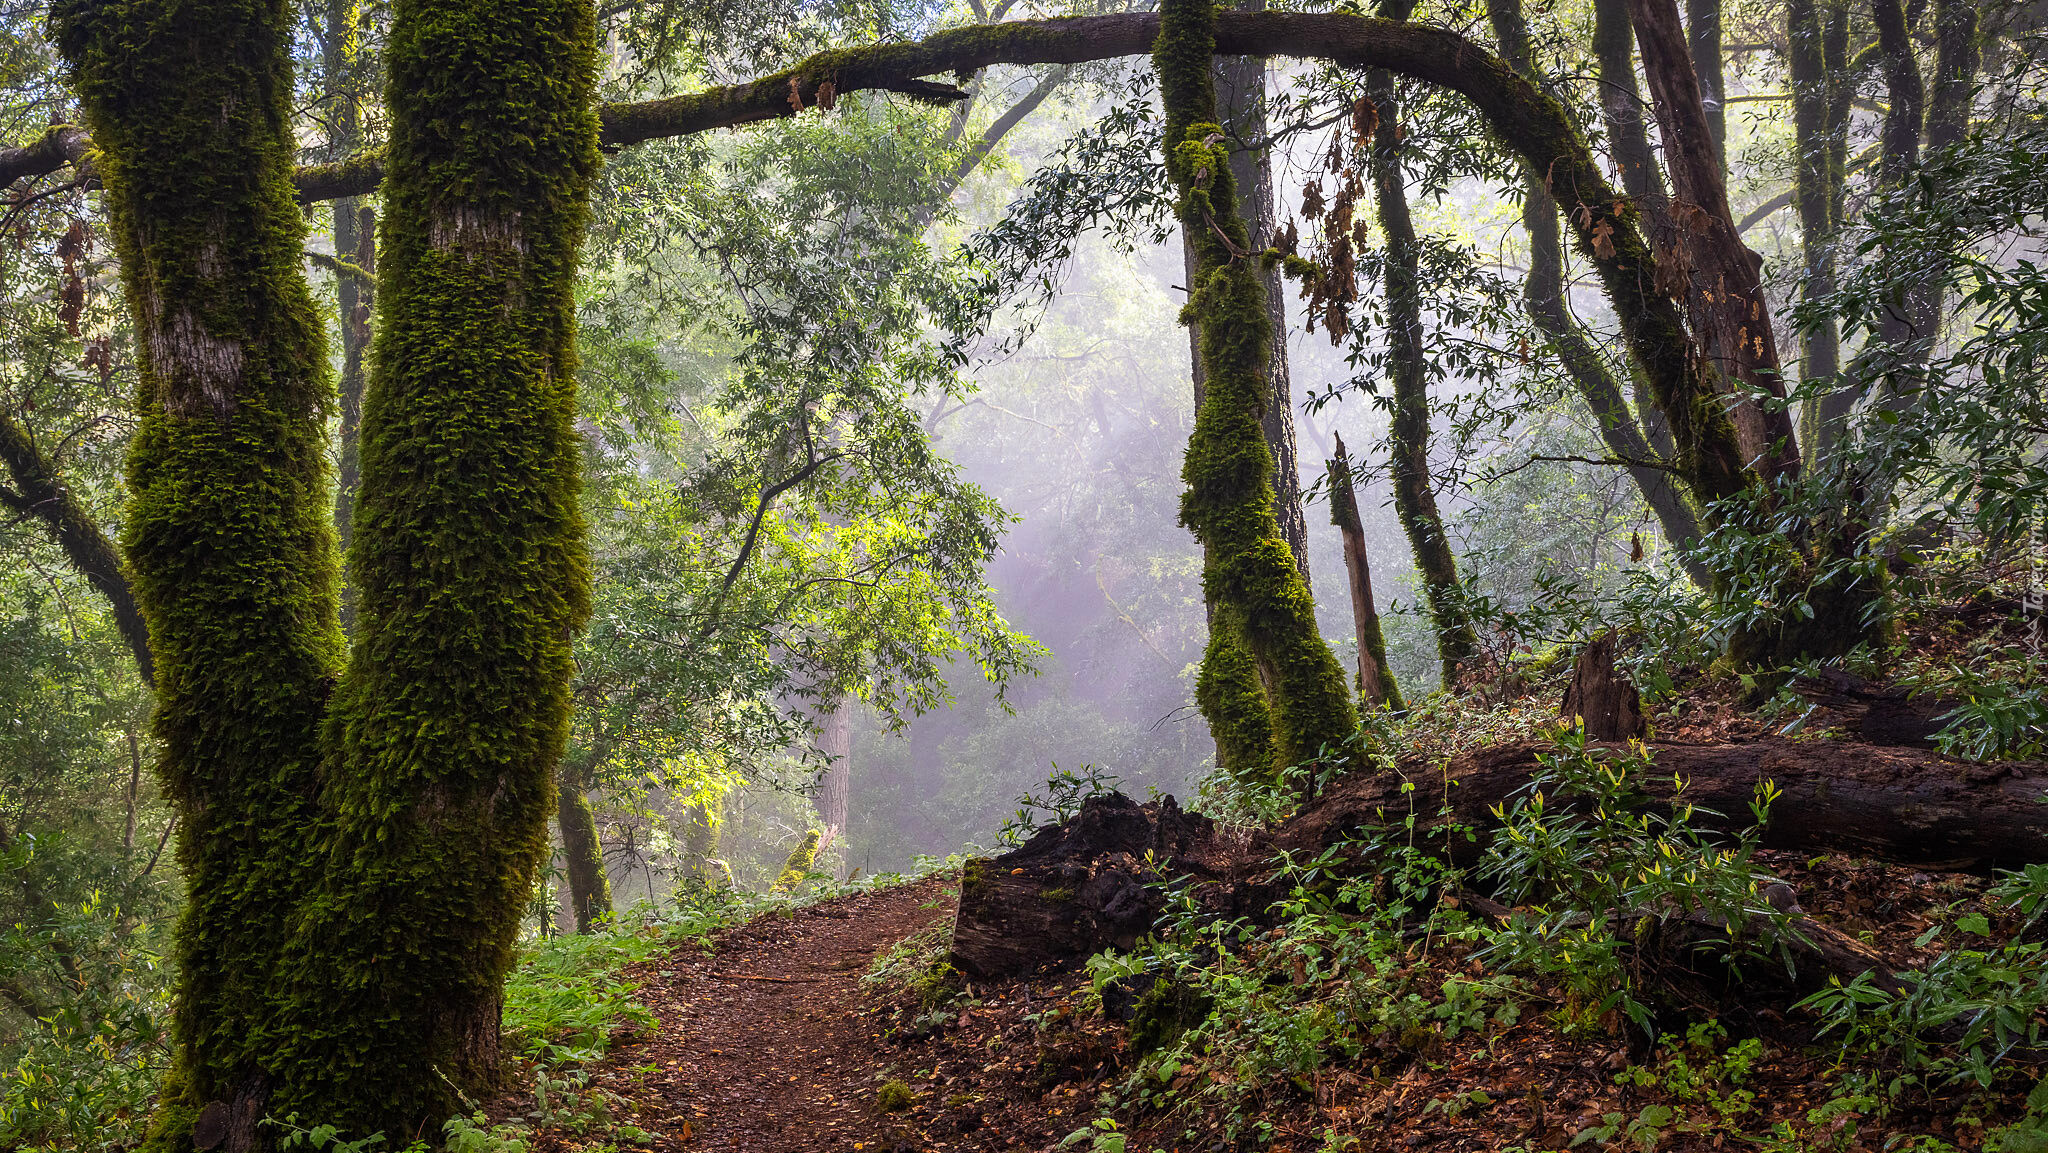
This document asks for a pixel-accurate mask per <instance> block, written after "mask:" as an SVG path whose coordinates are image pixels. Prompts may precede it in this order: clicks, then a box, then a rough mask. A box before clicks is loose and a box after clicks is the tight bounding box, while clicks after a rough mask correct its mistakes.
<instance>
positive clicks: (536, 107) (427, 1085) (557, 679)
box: [278, 0, 598, 1133]
mask: <svg viewBox="0 0 2048 1153" xmlns="http://www.w3.org/2000/svg"><path fill="white" fill-rule="evenodd" d="M596 57H597V52H596V33H595V24H594V17H593V14H592V11H591V9H590V7H589V6H588V4H587V3H582V2H580V0H495V2H493V3H486V4H477V3H474V2H472V0H400V2H399V3H398V4H397V5H396V7H395V8H394V9H393V12H392V24H391V40H390V46H389V50H388V57H387V61H388V71H389V80H388V87H387V90H386V94H385V105H386V107H387V108H388V109H389V110H390V115H391V145H390V151H389V156H390V170H389V173H388V176H387V179H386V181H385V184H384V203H385V212H384V217H383V221H382V228H383V234H382V237H381V239H380V243H379V245H378V256H379V268H378V291H377V306H378V332H377V340H376V345H375V348H374V353H373V356H372V365H371V385H370V389H369V395H368V397H367V399H366V400H365V403H364V408H363V478H362V490H361V496H360V499H359V501H358V503H357V506H356V511H355V526H356V544H355V548H354V550H353V551H352V553H351V555H350V558H349V559H350V576H351V578H352V581H353V583H354V585H355V587H356V589H357V595H358V609H357V621H356V628H355V631H354V634H353V636H352V640H353V642H354V656H353V660H352V661H351V663H350V667H349V672H348V676H347V679H346V681H345V682H344V684H343V685H342V687H341V689H340V692H339V694H338V698H337V701H336V705H335V712H336V716H335V719H334V722H333V729H332V731H333V733H334V734H335V737H336V740H337V747H336V748H335V749H334V750H333V756H334V758H335V763H336V765H337V766H338V771H336V772H334V773H332V774H330V775H329V776H328V778H327V780H326V782H325V785H326V789H325V793H324V797H323V799H324V801H325V803H326V808H327V809H328V811H329V812H330V813H331V814H332V816H331V818H330V820H331V832H330V833H329V836H328V838H327V845H326V855H325V858H324V860H323V861H322V862H321V863H322V866H323V873H322V877H321V882H322V883H321V886H320V891H319V893H318V894H317V895H316V897H315V898H314V899H313V900H312V901H311V902H310V903H309V910H308V914H307V916H306V917H305V919H304V923H303V924H302V926H301V927H300V928H299V931H298V933H297V936H296V939H295V944H294V959H295V961H296V963H297V965H298V971H297V974H296V976H297V977H298V979H299V981H300V989H301V995H300V996H299V998H298V1000H297V1006H298V1008H299V1009H300V1010H301V1013H302V1016H301V1018H300V1020H299V1022H298V1029H297V1035H296V1036H295V1038H294V1044H293V1045H292V1050H291V1053H290V1057H289V1060H290V1065H289V1070H288V1074H289V1075H288V1081H289V1084H290V1087H291V1089H292V1092H291V1094H290V1095H289V1097H288V1099H287V1100H285V1101H281V1102H279V1103H278V1105H279V1107H278V1111H279V1112H280V1113H282V1112H285V1111H291V1110H296V1111H297V1112H298V1113H299V1114H300V1115H301V1116H305V1117H320V1118H323V1119H326V1120H328V1121H330V1122H331V1123H333V1124H336V1125H339V1126H341V1127H342V1128H343V1130H344V1131H346V1132H352V1133H370V1132H379V1131H381V1132H385V1133H411V1132H415V1131H417V1130H418V1129H419V1127H420V1125H421V1124H422V1123H423V1122H430V1121H433V1120H438V1119H439V1118H441V1117H445V1116H446V1115H447V1114H448V1113H449V1112H450V1111H451V1110H452V1109H453V1108H454V1107H455V1106H456V1104H457V1102H456V1100H455V1098H454V1090H455V1088H456V1087H461V1088H463V1089H464V1090H466V1091H473V1090H477V1089H487V1088H489V1087H491V1086H492V1085H493V1084H494V1082H495V1080H496V1078H497V1077H498V1076H499V1074H500V1072H501V1069H502V1062H501V1060H500V1054H499V1050H498V1018H499V1007H500V998H501V995H502V993H501V990H502V988H503V983H504V978H505V975H506V973H507V972H508V971H509V970H510V968H511V964H512V960H513V942H514V938H515V936H516V934H517V930H518V924H519V919H520V917H521V915H522V913H523V911H524V908H525V903H526V900H527V897H528V894H529V893H531V891H532V887H533V880H534V876H535V873H536V871H537V869H538V867H539V864H540V862H541V861H542V860H543V859H544V858H545V855H546V853H547V819H548V817H549V816H550V815H551V814H553V812H554V810H555V808H556V805H555V800H556V798H555V794H554V791H553V790H554V767H555V765H556V764H557V763H559V761H560V759H561V755H562V751H563V745H564V741H565V737H566V731H567V719H568V713H569V705H570V700H569V674H570V668H571V666H570V646H571V643H572V640H573V638H574V637H575V635H576V633H577V632H578V630H579V629H580V628H581V626H582V622H583V618H584V615H585V613H586V612H587V608H588V584H589V577H588V572H587V565H586V561H585V555H584V533H583V523H582V519H581V514H580V511H579V508H578V499H579V484H580V480H579V474H578V465H579V456H580V445H579V443H578V440H577V437H576V434H575V431H574V427H573V421H574V417H575V391H574V383H575V370H576V364H575V351H574V337H575V326H574V286H575V275H576V266H577V259H578V251H579V247H580V245H581V241H582V235H583V231H584V227H585V222H586V219H587V216H588V197H589V189H590V184H591V181H592V179H593V177H594V175H595V173H596V170H597V163H598V156H597V117H596V109H595V106H594V103H593V99H592V96H593V91H594V87H595V77H596ZM451 1082H452V1084H451ZM472 1095H480V1094H477V1093H474V1092H472Z"/></svg>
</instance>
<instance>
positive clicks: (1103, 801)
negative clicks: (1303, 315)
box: [952, 739, 2048, 980]
mask: <svg viewBox="0 0 2048 1153" xmlns="http://www.w3.org/2000/svg"><path fill="white" fill-rule="evenodd" d="M1592 747H1593V749H1594V750H1595V751H1596V753H1598V752H1600V751H1601V750H1603V749H1604V750H1605V751H1606V752H1610V753H1612V752H1617V751H1619V750H1618V749H1617V748H1616V747H1615V746H1597V745H1596V746H1592ZM1548 748H1549V746H1548V745H1542V744H1533V743H1518V744H1512V745H1502V746H1497V747H1493V748H1486V749H1476V750H1472V751H1469V752H1466V753H1461V754H1459V755H1458V756H1455V757H1453V758H1451V759H1450V761H1449V762H1448V763H1445V764H1444V765H1442V767H1440V768H1439V767H1435V766H1433V765H1430V764H1426V763H1424V762H1423V761H1421V760H1419V759H1410V760H1407V761H1404V762H1402V764H1401V765H1400V766H1399V767H1398V769H1397V770H1396V771H1394V772H1391V773H1385V774H1378V775H1371V776H1367V775H1359V776H1355V777H1352V778H1349V779H1346V780H1340V781H1338V782H1337V783H1336V784H1334V785H1333V786H1332V787H1331V788H1330V789H1329V790H1328V791H1326V792H1325V793H1324V794H1323V795H1322V796H1320V797H1318V798H1317V799H1316V800H1315V801H1314V802H1312V803H1311V804H1309V805H1308V806H1307V807H1305V808H1304V809H1303V810H1302V811H1301V812H1300V813H1298V814H1296V815H1295V816H1294V817H1293V818H1291V819H1290V820H1289V821H1287V822H1286V823H1285V824H1283V825H1282V826H1280V827H1279V828H1278V829H1276V830H1274V831H1272V832H1270V833H1265V832H1260V833H1253V834H1248V835H1245V834H1236V833H1232V832H1229V831H1227V830H1224V829H1222V828H1220V827H1218V826H1217V825H1215V824H1214V823H1213V822H1211V821H1210V820H1208V819H1207V818H1206V817H1202V816H1199V815H1195V814H1189V813H1184V812H1182V811H1181V809H1180V807H1179V805H1178V803H1177V802H1175V801H1174V799H1173V798H1171V797H1163V798H1161V799H1160V800H1158V801H1156V802H1152V803H1149V804H1145V805H1140V804H1138V803H1137V802H1135V801H1132V800H1131V799H1130V798H1128V797H1125V796H1123V795H1121V794H1116V793H1111V794H1104V795H1102V796H1098V797H1093V798H1090V799H1089V800H1088V801H1087V803H1086V804H1084V805H1083V806H1082V809H1081V812H1080V813H1079V815H1077V816H1076V817H1074V818H1073V819H1072V820H1070V821H1068V822H1065V823H1063V824H1060V825H1054V826H1050V827H1048V828H1045V829H1041V830H1040V831H1039V832H1038V833H1037V834H1036V835H1035V836H1034V837H1032V839H1031V840H1030V841H1029V842H1027V843H1026V844H1025V845H1024V846H1023V847H1021V848H1018V849H1016V850H1013V851H1011V852H1009V853H1006V854H1003V855H1002V856H999V857H995V858H992V859H980V860H975V861H972V862H969V864H968V866H967V869H966V872H965V873H964V874H963V876H962V879H961V885H960V907H959V912H958V914H957V916H956V917H955V920H954V926H953V949H952V951H953V958H952V959H953V964H954V965H955V966H957V967H958V968H959V969H960V970H961V971H962V972H964V973H965V974H967V975H968V976H969V977H970V978H974V979H981V980H986V979H991V978H998V977H1012V976H1022V975H1026V974H1030V973H1033V972H1036V971H1039V970H1041V969H1046V968H1052V967H1057V966H1060V965H1064V964H1072V963H1074V962H1076V961H1078V960H1080V959H1082V958H1085V957H1087V956H1088V955H1090V954H1091V953H1095V952H1097V951H1099V950H1101V949H1103V948H1107V947H1111V946H1115V947H1119V948H1128V947H1130V946H1131V945H1132V944H1134V943H1135V942H1136V941H1137V939H1138V938H1139V937H1140V936H1142V935H1143V934H1144V933H1146V932H1147V931H1148V930H1150V929H1151V927H1152V925H1153V922H1154V919H1155V918H1156V917H1157V916H1158V914H1159V911H1160V909H1161V907H1162V904H1163V900H1162V898H1161V896H1160V893H1159V890H1158V889H1157V888H1155V887H1151V886H1152V885H1153V883H1154V882H1157V881H1159V880H1162V879H1167V880H1178V879H1181V878H1186V879H1188V880H1189V881H1191V882H1192V883H1193V884H1194V885H1196V886H1197V887H1198V893H1199V899H1200V900H1201V903H1202V904H1203V906H1204V907H1205V908H1207V909H1208V910H1210V911H1211V912H1214V913H1217V914H1220V915H1224V916H1251V917H1254V918H1257V917H1258V916H1259V915H1260V914H1261V913H1263V912H1264V911H1265V910H1266V909H1267V908H1268V907H1270V906H1271V904H1272V902H1273V901H1274V899H1275V898H1276V897H1277V896H1278V895H1279V891H1278V890H1277V889H1276V888H1275V887H1274V885H1273V883H1272V872H1273V867H1272V862H1273V860H1274V858H1275V856H1276V854H1278V853H1280V852H1288V853H1291V854H1293V855H1294V856H1295V857H1296V859H1303V858H1305V857H1312V856H1316V855H1319V854H1321V853H1322V852H1323V851H1324V850H1325V849H1327V848H1329V847H1330V846H1332V845H1336V844H1340V843H1342V842H1344V841H1345V840H1348V839H1350V838H1352V837H1353V836H1354V835H1356V834H1358V833H1360V832H1362V831H1364V830H1367V829H1371V828H1374V827H1379V826H1384V825H1386V824H1389V823H1398V822H1401V821H1404V820H1405V819H1406V818H1407V816H1408V814H1409V812H1410V806H1411V805H1413V807H1414V811H1415V812H1416V813H1417V814H1418V815H1419V816H1421V817H1423V818H1424V819H1425V821H1426V822H1429V823H1439V822H1443V821H1446V820H1447V821H1448V822H1449V823H1452V824H1458V825H1469V826H1472V827H1474V828H1475V829H1477V830H1479V831H1480V832H1481V834H1482V836H1480V837H1479V838H1477V839H1467V838H1464V837H1453V838H1446V840H1447V841H1448V842H1449V847H1450V851H1451V853H1452V856H1453V858H1454V859H1456V860H1459V861H1460V862H1461V863H1469V862H1470V861H1471V860H1472V859H1473V858H1474V857H1475V856H1476V854H1477V853H1478V852H1479V850H1480V848H1481V847H1482V846H1483V844H1484V843H1485V837H1484V836H1483V834H1484V832H1485V831H1486V830H1488V829H1490V828H1493V827H1495V826H1497V825H1498V823H1499V818H1498V817H1496V816H1495V815H1494V812H1493V810H1494V808H1495V807H1496V806H1501V807H1503V808H1505V807H1506V806H1508V805H1511V804H1512V803H1513V801H1514V800H1515V798H1516V797H1517V796H1518V795H1519V794H1521V793H1522V792H1523V791H1524V790H1526V789H1527V787H1528V785H1529V782H1530V779H1531V776H1532V774H1533V773H1534V772H1535V771H1536V770H1537V768H1538V763H1537V756H1538V755H1539V754H1540V753H1543V752H1545V751H1547V750H1548ZM1654 754H1655V760H1654V764H1655V769H1654V770H1653V771H1651V772H1649V773H1647V774H1645V777H1644V780H1643V785H1644V787H1645V790H1646V791H1647V792H1648V793H1649V794H1650V795H1651V797H1652V799H1653V800H1663V801H1668V800H1669V799H1670V798H1671V797H1672V780H1673V778H1674V776H1675V777H1677V778H1678V779H1681V780H1683V781H1684V782H1685V788H1684V790H1683V792H1682V796H1683V799H1684V800H1685V801H1686V802H1687V803H1689V804H1691V805H1692V806H1694V808H1693V812H1692V818H1691V819H1692V821H1693V823H1694V824H1695V825H1696V826H1699V827H1704V828H1709V829H1712V828H1719V829H1724V830H1735V829H1738V828H1742V827H1746V826H1748V825H1749V824H1751V823H1752V817H1751V813H1750V808H1749V804H1750V801H1751V799H1752V798H1753V797H1754V795H1755V791H1756V787H1757V785H1758V783H1759V782H1761V781H1764V780H1769V781H1771V782H1773V784H1775V785H1776V786H1777V788H1778V789H1780V790H1781V792H1782V795H1781V796H1779V798H1778V799H1777V801H1776V803H1775V804H1774V805H1773V806H1772V808H1771V811H1770V820H1769V823H1768V824H1767V825H1766V826H1765V827H1764V829H1763V831H1762V834H1761V838H1760V839H1761V842H1762V844H1763V845H1764V847H1766V848H1774V849H1785V850H1789V851H1794V852H1799V853H1807V854H1816V853H1824V852H1835V853H1845V854H1849V855H1852V856H1862V857H1871V858H1875V859H1879V860H1884V861H1889V862H1891V863H1894V864H1899V865H1906V866H1911V867H1914V868H1920V869H1927V870H1932V871H1958V872H1973V873H1980V874H1981V873H1988V872H1990V871H1991V870H1994V869H2013V868H2018V867H2020V866H2022V865H2024V864H2027V863H2029V862H2032V861H2041V860H2048V806H2044V805H2042V804H2041V798H2042V797H2043V795H2044V794H2048V764H2042V763H2040V762H2010V763H2005V764H1982V765H1979V764H1970V763H1967V762H1962V761H1957V760H1953V759H1951V758H1947V757H1941V756H1937V755H1935V754H1932V753H1929V752H1925V751H1921V750H1916V749H1904V748H1898V747H1895V746H1883V745H1870V744H1861V743H1850V742H1839V741H1793V740H1786V739H1770V740H1762V741H1756V742H1752V743H1748V744H1718V745H1684V744H1666V745H1659V746H1656V748H1655V749H1654ZM1410 784H1413V785H1414V786H1415V788H1414V789H1413V790H1412V791H1407V792H1404V791H1403V789H1404V786H1407V785H1410ZM1570 803H1571V802H1570V800H1569V799H1567V798H1552V804H1553V806H1554V807H1555V806H1563V805H1569V804H1570ZM1431 843H1435V842H1434V841H1432V842H1431ZM1767 896H1768V894H1767ZM1465 899H1467V900H1472V899H1473V898H1472V897H1471V896H1469V895H1468V896H1467V897H1466V898H1465ZM1481 900H1482V901H1483V898H1482V899H1481ZM1774 903H1776V902H1774ZM1475 908H1478V909H1480V911H1486V908H1485V905H1484V904H1483V903H1475ZM1787 911H1795V910H1789V909H1788V910H1787ZM1801 924H1803V925H1811V926H1813V928H1812V931H1811V932H1809V933H1808V934H1807V938H1806V941H1805V943H1804V944H1802V945H1800V946H1799V947H1797V948H1796V949H1795V954H1797V955H1799V956H1802V957H1804V958H1805V962H1806V964H1807V965H1808V967H1809V968H1816V967H1817V971H1821V972H1823V975H1840V976H1854V975H1855V974H1856V973H1857V972H1861V971H1863V970H1864V968H1867V967H1870V966H1871V964H1872V963H1873V962H1872V961H1871V957H1872V956H1873V954H1870V953H1869V952H1868V950H1864V949H1861V948H1860V946H1857V945H1856V943H1855V942H1854V941H1853V940H1851V939H1849V938H1847V937H1844V936H1842V935H1841V934H1839V933H1836V932H1833V931H1831V930H1828V929H1827V928H1826V927H1825V926H1823V925H1820V924H1819V923H1817V922H1811V921H1802V922H1801ZM1712 928H1713V927H1712V926H1700V925H1693V926H1691V927H1690V928H1687V927H1684V926H1678V927H1675V928H1669V929H1667V935H1669V934H1676V936H1671V938H1670V942H1669V943H1671V944H1673V945H1674V946H1675V945H1676V944H1678V943H1680V942H1681V940H1689V941H1692V943H1694V944H1700V943H1704V942H1705V940H1706V937H1707V936H1710V935H1711V933H1709V930H1710V929H1712ZM1688 933H1690V934H1691V937H1686V936H1685V935H1686V934H1688ZM1695 938H1697V940H1694V939H1695Z"/></svg>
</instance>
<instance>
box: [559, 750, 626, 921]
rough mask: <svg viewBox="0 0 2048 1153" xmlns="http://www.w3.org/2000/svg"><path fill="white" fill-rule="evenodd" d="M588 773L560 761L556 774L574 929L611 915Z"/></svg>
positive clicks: (564, 873) (564, 870)
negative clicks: (592, 809) (591, 803)
mask: <svg viewBox="0 0 2048 1153" xmlns="http://www.w3.org/2000/svg"><path fill="white" fill-rule="evenodd" d="M589 778H590V774H589V772H588V771H587V770H580V769H577V768H573V767H571V766H570V765H569V764H568V762H567V761H564V762H563V763H562V766H561V768H560V770H559V771H558V772H557V773H556V775H555V826H556V828H558V829H560V830H561V833H562V879H563V881H564V882H565V883H566V884H567V885H568V889H569V913H570V915H571V916H572V917H573V918H574V919H575V922H576V931H577V932H579V933H588V932H589V931H590V928H591V926H592V925H595V924H597V923H598V922H600V921H602V920H604V919H605V918H607V917H609V916H611V915H612V886H611V879H610V878H609V877H607V876H605V871H604V845H603V844H602V843H601V842H600V841H599V840H598V838H597V816H596V814H595V813H593V812H592V811H591V808H590V797H589V796H588V795H587V794H588V791H589V789H590V779H589Z"/></svg>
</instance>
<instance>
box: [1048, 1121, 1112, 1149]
mask: <svg viewBox="0 0 2048 1153" xmlns="http://www.w3.org/2000/svg"><path fill="white" fill-rule="evenodd" d="M1124 1141H1125V1138H1124V1135H1123V1134H1122V1133H1120V1132H1118V1129H1117V1123H1116V1120H1115V1118H1112V1117H1097V1118H1096V1119H1095V1120H1093V1121H1090V1122H1089V1123H1088V1124H1086V1125H1083V1126H1081V1127H1080V1128H1079V1129H1076V1130H1074V1131H1073V1132H1072V1133H1069V1134H1067V1135H1066V1136H1065V1137H1063V1138H1061V1139H1060V1143H1059V1148H1061V1149H1077V1148H1085V1149H1086V1151H1087V1153H1124Z"/></svg>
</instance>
